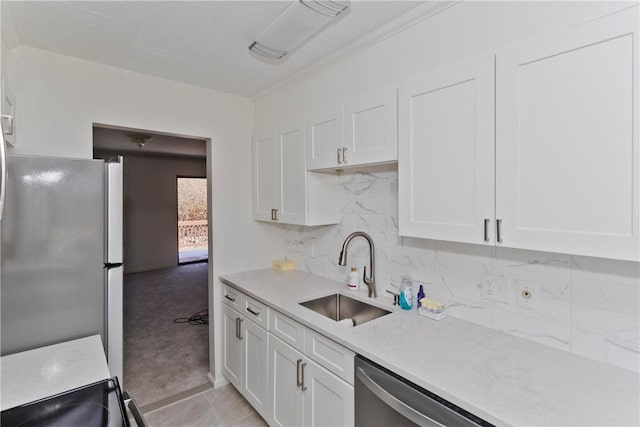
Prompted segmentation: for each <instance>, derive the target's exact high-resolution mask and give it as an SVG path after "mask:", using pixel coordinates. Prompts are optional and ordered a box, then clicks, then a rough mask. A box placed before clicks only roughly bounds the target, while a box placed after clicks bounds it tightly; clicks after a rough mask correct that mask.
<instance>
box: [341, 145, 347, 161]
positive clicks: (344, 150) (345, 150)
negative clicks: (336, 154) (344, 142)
mask: <svg viewBox="0 0 640 427" xmlns="http://www.w3.org/2000/svg"><path fill="white" fill-rule="evenodd" d="M342 163H348V162H347V147H342Z"/></svg>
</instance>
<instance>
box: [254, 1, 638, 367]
mask: <svg viewBox="0 0 640 427" xmlns="http://www.w3.org/2000/svg"><path fill="white" fill-rule="evenodd" d="M628 4H629V3H627V4H626V5H624V6H627V5H628ZM620 8H621V4H616V3H612V2H532V3H527V2H474V1H471V2H462V3H459V4H457V5H455V6H453V7H452V8H450V9H448V10H446V11H445V12H442V13H440V14H438V15H436V16H433V17H432V18H430V19H428V20H426V21H424V22H422V23H420V24H417V25H415V26H413V27H411V28H409V29H407V30H405V31H403V32H401V33H398V34H396V35H394V36H392V37H390V38H388V39H386V40H384V41H382V42H380V43H378V44H377V45H374V46H372V47H370V48H368V49H366V50H364V51H361V52H359V53H358V54H356V55H353V56H352V57H350V58H347V59H346V60H344V61H342V62H339V63H336V64H333V65H332V66H328V67H326V68H324V69H321V70H319V71H318V72H317V73H315V74H313V75H310V76H308V77H305V78H302V79H300V80H297V81H293V82H290V83H289V84H287V85H285V86H282V87H280V88H278V89H277V90H275V91H273V92H271V93H268V94H266V95H264V96H262V97H260V98H258V99H256V127H258V126H260V127H262V126H267V125H269V124H271V125H272V124H273V123H275V122H277V121H279V120H281V119H282V118H284V117H290V116H294V115H299V114H304V112H305V111H309V110H310V109H312V108H315V107H318V106H322V105H329V104H332V103H335V104H341V103H343V102H345V101H346V100H347V99H348V98H349V97H352V96H356V95H358V94H360V93H364V92H367V91H370V90H373V89H376V88H382V87H397V86H398V85H399V84H400V83H403V82H406V81H410V80H412V79H415V78H417V77H419V76H420V75H423V74H427V73H429V72H432V71H434V70H438V69H446V68H448V67H450V66H453V65H455V64H457V63H462V62H466V61H468V60H470V59H473V58H477V57H479V56H484V55H490V54H493V53H496V52H498V51H500V50H502V49H507V48H510V47H513V46H515V45H517V44H519V43H522V42H523V41H525V40H527V39H531V38H534V37H538V36H540V35H542V34H547V33H549V32H552V31H557V30H559V29H562V28H566V27H568V26H570V25H573V24H577V23H581V22H584V21H586V20H589V19H593V18H595V17H598V16H602V15H604V14H606V13H609V12H611V11H614V10H619V9H620ZM397 182H398V175H397V171H396V170H382V171H380V170H378V171H375V172H369V173H365V174H345V175H343V176H341V177H340V185H341V187H342V189H343V191H342V194H343V197H342V206H343V207H342V221H341V223H340V225H338V226H333V227H316V228H304V227H281V226H280V227H278V226H274V228H282V229H283V230H284V232H283V240H284V243H285V251H284V254H283V255H285V256H287V257H288V258H290V259H294V260H295V261H296V262H297V266H298V268H300V269H305V270H307V271H310V272H313V273H315V274H318V275H321V276H326V277H329V278H333V279H336V280H345V279H346V276H347V270H346V267H339V266H338V265H337V257H338V254H339V251H340V247H341V244H342V241H343V240H344V238H345V237H346V236H347V235H348V234H349V233H350V232H352V231H356V230H364V231H367V232H369V233H371V235H372V236H373V238H374V241H375V243H376V247H377V251H376V259H377V266H376V268H377V282H378V287H379V290H380V291H382V292H380V294H382V295H384V291H383V290H384V289H385V288H388V287H389V286H390V285H391V284H392V283H393V282H398V281H399V280H400V274H402V273H411V274H412V276H413V278H414V279H415V280H416V281H417V282H422V283H425V284H426V287H427V290H428V294H431V295H434V296H436V297H439V298H444V297H449V298H452V299H453V300H454V301H455V302H456V304H457V306H456V308H455V309H454V311H453V315H455V316H458V317H461V318H464V319H467V320H470V321H472V322H475V323H478V324H481V325H484V326H487V327H491V328H495V329H499V330H502V331H504V332H507V333H510V334H514V335H517V336H521V337H523V338H526V339H530V340H533V341H537V342H540V343H542V344H545V345H549V346H553V347H556V348H560V349H562V350H566V351H571V352H573V353H576V354H580V355H584V356H587V357H590V358H593V359H597V360H601V361H603V362H606V363H609V364H613V365H617V366H622V367H626V368H629V369H634V370H638V369H639V366H640V330H639V325H640V303H639V300H640V264H639V263H634V262H622V261H614V260H605V259H596V258H587V257H576V256H569V255H566V254H553V253H543V252H532V251H523V250H514V249H505V248H490V247H485V246H476V245H468V244H459V243H450V242H441V241H433V240H426V239H412V238H401V237H399V236H398V227H397V224H398V221H397V218H398V200H397V198H398V195H397ZM350 256H353V259H351V260H350V264H351V263H352V262H353V263H355V264H356V265H358V267H359V269H360V272H362V266H363V265H365V264H366V263H367V254H366V251H364V248H363V247H362V246H360V247H359V248H354V250H353V251H350ZM489 274H491V275H493V276H495V277H498V278H501V279H502V280H504V281H505V283H507V286H509V302H508V303H507V304H501V303H494V302H490V301H486V300H483V298H482V294H481V283H482V278H483V277H484V276H486V275H489ZM516 280H527V281H530V282H535V283H537V284H538V285H539V288H540V291H541V292H540V293H539V294H540V296H541V297H540V304H539V308H538V309H537V310H535V311H531V310H527V309H523V308H520V307H518V306H517V304H516V303H515V291H514V287H515V285H514V283H515V281H516Z"/></svg>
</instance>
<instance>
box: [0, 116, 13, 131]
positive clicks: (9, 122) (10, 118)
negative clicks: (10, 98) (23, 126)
mask: <svg viewBox="0 0 640 427" xmlns="http://www.w3.org/2000/svg"><path fill="white" fill-rule="evenodd" d="M0 119H2V120H6V121H7V131H6V132H5V130H4V128H3V129H2V134H3V135H13V116H9V115H7V114H3V115H1V116H0Z"/></svg>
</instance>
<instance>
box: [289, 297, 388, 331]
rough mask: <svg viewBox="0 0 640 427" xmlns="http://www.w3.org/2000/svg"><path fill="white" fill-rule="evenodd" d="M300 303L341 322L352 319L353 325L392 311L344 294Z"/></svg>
mask: <svg viewBox="0 0 640 427" xmlns="http://www.w3.org/2000/svg"><path fill="white" fill-rule="evenodd" d="M300 305H302V306H303V307H306V308H308V309H310V310H313V311H315V312H316V313H319V314H322V315H323V316H326V317H328V318H329V319H332V320H335V321H336V322H339V321H341V320H344V319H352V320H353V326H358V325H362V324H363V323H366V322H368V321H370V320H373V319H377V318H378V317H382V316H386V315H387V314H390V313H391V312H390V311H389V310H385V309H383V308H380V307H376V306H375V305H371V304H367V303H366V302H362V301H358V300H356V299H353V298H350V297H348V296H346V295H342V294H333V295H328V296H326V297H322V298H315V299H312V300H309V301H304V302H301V303H300Z"/></svg>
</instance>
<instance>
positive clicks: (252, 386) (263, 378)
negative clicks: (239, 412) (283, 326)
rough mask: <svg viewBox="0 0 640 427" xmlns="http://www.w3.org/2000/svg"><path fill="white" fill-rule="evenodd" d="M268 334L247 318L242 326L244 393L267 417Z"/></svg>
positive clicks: (260, 412)
mask: <svg viewBox="0 0 640 427" xmlns="http://www.w3.org/2000/svg"><path fill="white" fill-rule="evenodd" d="M268 335H269V334H268V333H267V331H265V330H264V329H262V328H261V327H260V326H258V325H256V324H255V323H253V322H252V321H250V320H248V319H246V318H245V320H244V322H243V328H242V352H243V356H244V359H243V360H244V364H243V371H242V384H243V385H242V389H243V395H244V397H245V398H246V399H247V401H249V403H250V404H251V406H253V408H254V409H255V410H256V411H258V413H259V414H260V415H261V416H262V417H263V418H267V409H268V402H267V396H268V394H267V392H268V390H269V386H268V383H267V381H268V378H269V375H268V373H269V369H268V364H269V352H268V347H267V345H268V344H267V343H268Z"/></svg>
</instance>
